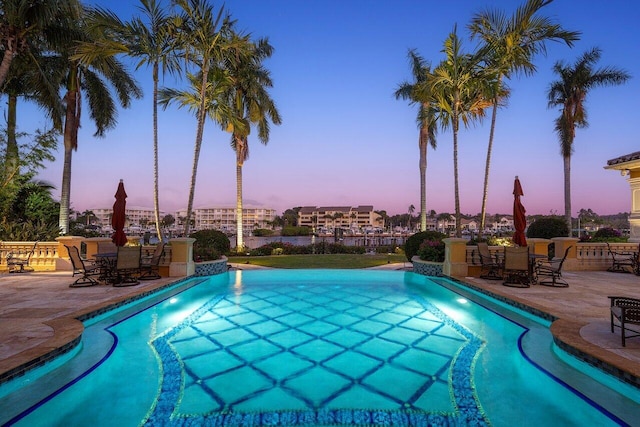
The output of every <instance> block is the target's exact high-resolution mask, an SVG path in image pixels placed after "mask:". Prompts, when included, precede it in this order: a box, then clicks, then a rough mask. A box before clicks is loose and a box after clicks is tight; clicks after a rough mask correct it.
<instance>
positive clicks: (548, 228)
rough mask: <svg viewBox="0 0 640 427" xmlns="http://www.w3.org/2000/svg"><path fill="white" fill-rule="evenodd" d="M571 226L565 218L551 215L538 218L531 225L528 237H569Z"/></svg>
mask: <svg viewBox="0 0 640 427" xmlns="http://www.w3.org/2000/svg"><path fill="white" fill-rule="evenodd" d="M568 234H569V228H568V227H567V223H566V222H565V221H564V218H560V217H558V216H549V217H543V218H540V219H537V220H535V221H533V223H531V225H529V228H528V229H527V237H529V238H541V239H552V238H554V237H567V235H568Z"/></svg>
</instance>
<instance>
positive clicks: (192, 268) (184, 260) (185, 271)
mask: <svg viewBox="0 0 640 427" xmlns="http://www.w3.org/2000/svg"><path fill="white" fill-rule="evenodd" d="M195 241H196V239H193V238H191V237H178V238H175V239H171V240H169V244H170V245H171V264H170V265H169V276H170V277H185V276H192V275H193V274H195V272H196V264H195V262H193V242H195Z"/></svg>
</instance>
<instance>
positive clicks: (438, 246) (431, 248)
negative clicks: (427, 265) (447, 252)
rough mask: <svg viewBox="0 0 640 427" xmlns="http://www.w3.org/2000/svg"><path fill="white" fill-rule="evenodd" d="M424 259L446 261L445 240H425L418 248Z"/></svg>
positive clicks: (419, 254)
mask: <svg viewBox="0 0 640 427" xmlns="http://www.w3.org/2000/svg"><path fill="white" fill-rule="evenodd" d="M418 256H419V257H420V259H421V260H423V261H433V262H444V242H443V241H442V240H429V239H427V240H423V241H422V243H421V244H420V248H419V249H418Z"/></svg>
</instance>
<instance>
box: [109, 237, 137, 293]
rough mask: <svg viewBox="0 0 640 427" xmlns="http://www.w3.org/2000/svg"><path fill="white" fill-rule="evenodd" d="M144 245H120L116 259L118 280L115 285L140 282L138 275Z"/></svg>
mask: <svg viewBox="0 0 640 427" xmlns="http://www.w3.org/2000/svg"><path fill="white" fill-rule="evenodd" d="M141 255H142V246H119V247H118V258H117V259H116V280H115V281H114V283H113V286H133V285H138V284H140V281H139V280H138V279H137V277H136V275H138V274H140V256H141Z"/></svg>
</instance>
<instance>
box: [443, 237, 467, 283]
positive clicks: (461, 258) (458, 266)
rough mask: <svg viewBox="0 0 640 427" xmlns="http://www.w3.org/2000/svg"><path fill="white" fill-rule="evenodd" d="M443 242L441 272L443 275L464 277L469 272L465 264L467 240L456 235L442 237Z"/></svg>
mask: <svg viewBox="0 0 640 427" xmlns="http://www.w3.org/2000/svg"><path fill="white" fill-rule="evenodd" d="M442 241H443V242H444V264H443V265H442V273H443V274H444V275H445V276H458V277H465V276H467V274H468V272H469V266H468V265H467V240H466V239H460V238H457V237H449V238H446V239H442Z"/></svg>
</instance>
